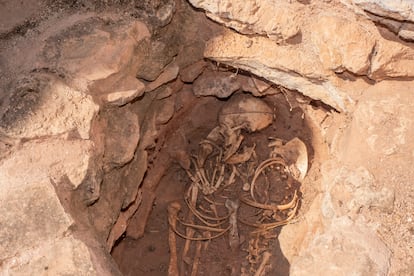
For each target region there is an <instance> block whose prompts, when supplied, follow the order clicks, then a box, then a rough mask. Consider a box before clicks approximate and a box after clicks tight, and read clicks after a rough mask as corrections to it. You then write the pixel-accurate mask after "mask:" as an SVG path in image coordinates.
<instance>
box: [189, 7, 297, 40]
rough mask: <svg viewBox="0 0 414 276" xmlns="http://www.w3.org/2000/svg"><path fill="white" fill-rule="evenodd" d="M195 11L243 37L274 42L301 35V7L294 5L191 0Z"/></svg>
mask: <svg viewBox="0 0 414 276" xmlns="http://www.w3.org/2000/svg"><path fill="white" fill-rule="evenodd" d="M190 3H191V4H193V5H194V6H196V7H197V8H202V9H204V10H206V11H207V16H208V17H210V18H211V19H213V20H215V21H217V22H220V23H222V24H224V25H225V26H227V27H230V28H233V29H235V30H236V31H238V32H240V33H243V34H261V35H265V36H267V37H269V38H271V39H273V40H275V41H277V42H282V41H285V40H288V39H289V38H293V37H294V36H296V35H298V34H299V33H300V27H301V25H300V21H299V20H297V17H300V16H301V9H302V8H303V5H301V4H300V3H298V2H296V1H291V2H286V1H282V0H277V1H271V0H262V1H234V0H225V1H220V0H211V1H202V0H190Z"/></svg>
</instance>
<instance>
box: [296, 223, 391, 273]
mask: <svg viewBox="0 0 414 276" xmlns="http://www.w3.org/2000/svg"><path fill="white" fill-rule="evenodd" d="M390 256H391V252H390V251H389V250H388V248H387V247H386V246H385V245H384V244H383V242H382V241H381V240H380V239H379V238H378V237H376V236H375V235H373V234H372V230H371V229H369V228H367V227H365V226H364V225H363V224H362V223H354V222H352V221H351V220H349V219H346V218H345V217H344V218H340V219H335V220H334V221H333V222H332V224H331V225H330V226H329V227H328V229H326V230H325V231H324V233H323V234H317V235H315V236H314V238H313V239H312V241H311V242H310V245H309V247H308V248H307V249H306V250H305V251H303V252H302V253H301V254H300V255H299V256H298V257H297V258H295V259H294V260H293V263H292V265H291V270H290V275H295V276H298V275H344V276H345V275H383V276H385V275H388V270H389V258H390Z"/></svg>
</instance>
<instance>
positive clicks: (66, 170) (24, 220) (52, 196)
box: [0, 139, 96, 275]
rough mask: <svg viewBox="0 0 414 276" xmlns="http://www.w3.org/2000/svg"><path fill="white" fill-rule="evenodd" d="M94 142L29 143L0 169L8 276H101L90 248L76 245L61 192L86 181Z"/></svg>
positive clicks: (1, 238) (1, 255)
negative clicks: (65, 183)
mask: <svg viewBox="0 0 414 276" xmlns="http://www.w3.org/2000/svg"><path fill="white" fill-rule="evenodd" d="M92 148H93V144H92V142H91V141H85V140H72V141H65V140H59V139H49V140H48V141H34V142H27V143H25V144H23V145H21V147H20V148H19V149H18V150H17V151H14V152H13V153H12V154H11V155H10V156H9V157H8V158H6V159H4V160H3V162H2V164H1V165H0V202H1V204H0V225H1V227H0V244H1V246H0V260H1V262H2V264H3V266H2V267H1V269H0V274H2V275H9V274H12V275H27V274H43V273H45V272H47V273H51V274H54V275H63V274H77V275H95V274H96V273H94V271H95V269H94V265H93V264H92V258H91V256H90V255H89V252H88V250H87V247H86V246H85V244H83V243H82V242H81V241H79V240H77V239H75V238H74V237H73V236H72V234H71V230H70V227H71V226H72V225H73V223H74V221H73V219H72V218H71V216H70V215H69V214H68V213H67V212H66V211H65V209H64V207H63V206H62V204H61V201H60V199H59V198H58V196H57V194H56V191H55V188H56V187H55V186H54V185H58V183H60V180H61V178H62V177H64V176H65V177H66V179H69V183H71V184H72V187H69V188H70V189H75V188H77V187H78V185H79V184H80V183H81V182H82V181H83V178H84V176H85V175H86V173H87V170H88V167H89V164H88V162H89V159H90V154H91V151H92Z"/></svg>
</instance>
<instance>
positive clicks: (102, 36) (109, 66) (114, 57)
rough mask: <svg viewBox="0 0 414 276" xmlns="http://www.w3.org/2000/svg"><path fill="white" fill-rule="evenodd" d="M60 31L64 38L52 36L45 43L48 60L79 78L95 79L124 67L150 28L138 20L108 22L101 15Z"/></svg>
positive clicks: (147, 35) (78, 79) (79, 79)
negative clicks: (47, 43) (118, 22)
mask: <svg viewBox="0 0 414 276" xmlns="http://www.w3.org/2000/svg"><path fill="white" fill-rule="evenodd" d="M59 35H60V36H62V35H63V36H64V39H50V41H51V42H50V44H49V45H47V46H46V49H45V53H44V55H45V56H46V57H47V60H48V61H51V60H52V61H53V62H55V63H56V67H58V68H64V71H65V72H67V73H68V74H69V75H70V76H71V77H72V78H74V79H77V81H81V80H85V81H95V80H99V79H104V78H106V77H108V76H110V75H111V74H114V73H117V72H119V71H121V70H122V69H125V67H126V66H127V65H128V62H129V58H130V57H131V56H132V54H133V51H134V47H136V46H137V45H138V42H139V41H140V40H143V39H145V38H148V37H149V31H148V29H147V27H146V26H145V24H143V23H141V22H139V21H136V22H134V23H132V24H125V25H122V24H114V25H108V24H107V25H105V22H104V21H103V20H102V19H100V18H92V19H88V20H86V21H84V22H82V23H80V24H78V25H75V26H71V27H70V28H68V29H67V30H66V31H65V32H63V33H61V34H59ZM59 35H58V36H59ZM62 38H63V37H62ZM50 48H52V49H53V51H51V49H50ZM46 51H47V52H46Z"/></svg>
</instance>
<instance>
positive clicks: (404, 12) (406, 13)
mask: <svg viewBox="0 0 414 276" xmlns="http://www.w3.org/2000/svg"><path fill="white" fill-rule="evenodd" d="M352 2H353V3H355V4H356V5H358V6H359V7H361V8H363V9H364V10H366V11H369V12H370V13H374V14H377V15H380V16H383V17H388V18H393V19H397V20H399V21H404V20H408V21H414V3H413V2H412V1H410V0H400V1H394V0H352Z"/></svg>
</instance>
